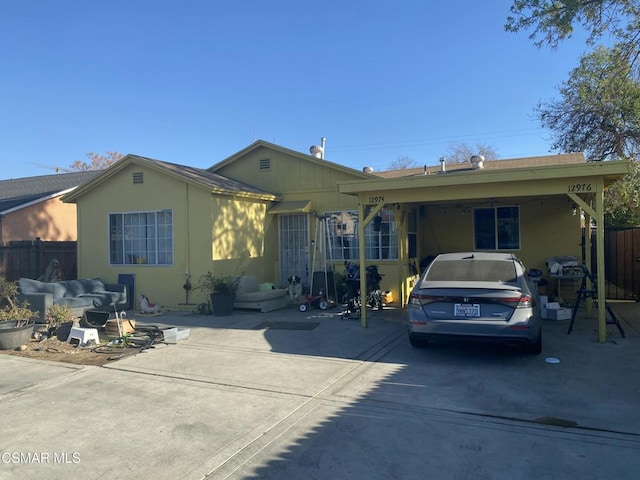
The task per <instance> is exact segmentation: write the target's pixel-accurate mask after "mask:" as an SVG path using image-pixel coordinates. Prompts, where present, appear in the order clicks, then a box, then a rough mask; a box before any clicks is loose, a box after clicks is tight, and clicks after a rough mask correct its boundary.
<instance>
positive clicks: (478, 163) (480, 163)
mask: <svg viewBox="0 0 640 480" xmlns="http://www.w3.org/2000/svg"><path fill="white" fill-rule="evenodd" d="M471 165H473V168H474V169H475V170H482V169H483V168H484V155H473V156H472V157H471Z"/></svg>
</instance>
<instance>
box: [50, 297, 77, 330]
mask: <svg viewBox="0 0 640 480" xmlns="http://www.w3.org/2000/svg"><path fill="white" fill-rule="evenodd" d="M75 319H76V316H75V314H74V313H73V310H71V307H69V305H60V304H57V303H56V304H54V305H51V306H50V307H49V308H47V311H46V313H45V322H46V323H47V325H48V326H49V328H56V327H58V326H60V325H61V324H63V323H65V322H71V321H73V320H75Z"/></svg>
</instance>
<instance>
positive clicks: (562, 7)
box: [504, 0, 640, 65]
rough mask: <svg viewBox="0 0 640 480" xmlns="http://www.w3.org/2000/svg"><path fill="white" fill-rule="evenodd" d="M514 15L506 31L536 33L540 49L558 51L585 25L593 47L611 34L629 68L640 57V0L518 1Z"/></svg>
mask: <svg viewBox="0 0 640 480" xmlns="http://www.w3.org/2000/svg"><path fill="white" fill-rule="evenodd" d="M510 11H511V14H512V15H510V16H508V17H507V23H506V24H505V26H504V28H505V30H506V31H508V32H519V31H520V30H521V29H525V30H529V29H532V30H533V32H532V33H531V34H530V35H529V38H530V39H532V40H535V41H534V44H535V45H536V46H538V47H541V46H542V45H544V44H547V45H549V46H550V47H551V48H557V47H558V45H559V44H560V43H561V42H562V41H563V40H565V39H567V38H570V37H571V36H572V34H573V32H574V29H575V28H576V26H578V25H581V26H582V27H583V28H584V29H585V30H586V31H587V32H588V33H589V36H588V38H587V42H588V43H589V44H590V45H595V44H596V43H597V41H598V40H599V39H600V38H602V37H603V35H605V34H609V36H610V38H612V39H613V41H614V43H615V44H616V47H617V48H618V50H619V51H620V52H621V54H622V55H623V56H625V57H626V59H627V61H628V63H629V64H631V65H634V64H635V61H636V60H637V59H638V56H639V54H640V0H514V2H513V5H512V6H511V8H510Z"/></svg>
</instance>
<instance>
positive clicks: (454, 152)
mask: <svg viewBox="0 0 640 480" xmlns="http://www.w3.org/2000/svg"><path fill="white" fill-rule="evenodd" d="M473 155H483V156H484V158H485V160H497V159H498V153H497V152H496V150H495V148H494V147H493V146H491V145H487V144H485V143H481V142H476V144H475V145H469V144H468V143H464V142H461V143H456V144H452V145H449V147H448V149H447V153H446V155H445V158H446V159H447V162H448V163H464V162H469V161H470V159H471V157H472V156H473Z"/></svg>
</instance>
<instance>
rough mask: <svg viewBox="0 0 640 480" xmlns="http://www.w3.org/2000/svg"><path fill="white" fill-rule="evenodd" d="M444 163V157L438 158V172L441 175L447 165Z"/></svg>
mask: <svg viewBox="0 0 640 480" xmlns="http://www.w3.org/2000/svg"><path fill="white" fill-rule="evenodd" d="M446 161H447V159H446V158H444V157H440V171H441V172H442V173H444V172H446V171H447V165H446Z"/></svg>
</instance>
